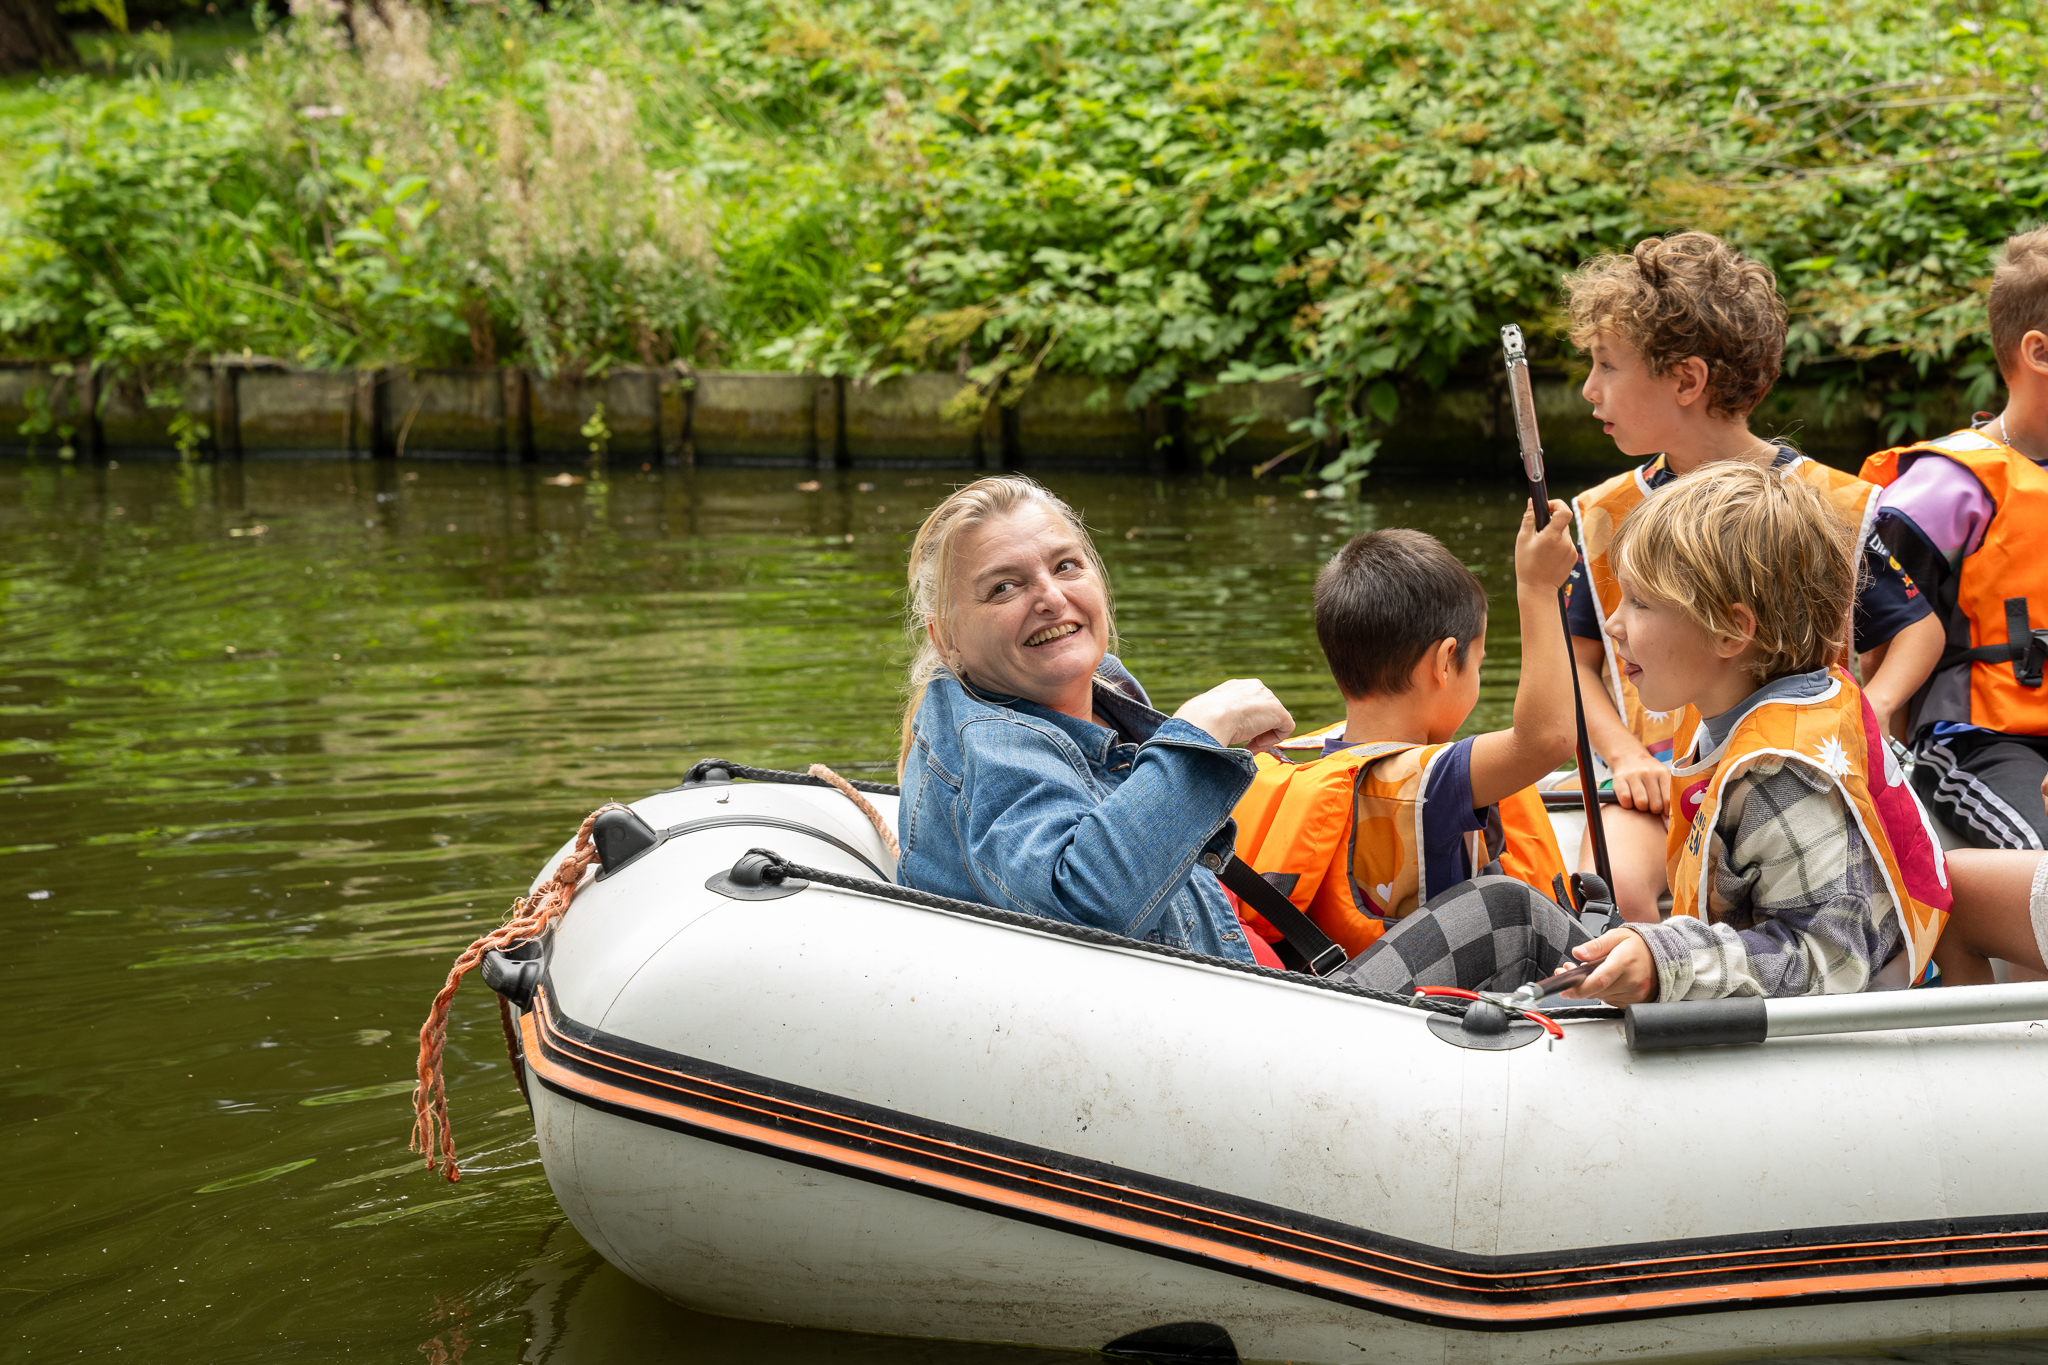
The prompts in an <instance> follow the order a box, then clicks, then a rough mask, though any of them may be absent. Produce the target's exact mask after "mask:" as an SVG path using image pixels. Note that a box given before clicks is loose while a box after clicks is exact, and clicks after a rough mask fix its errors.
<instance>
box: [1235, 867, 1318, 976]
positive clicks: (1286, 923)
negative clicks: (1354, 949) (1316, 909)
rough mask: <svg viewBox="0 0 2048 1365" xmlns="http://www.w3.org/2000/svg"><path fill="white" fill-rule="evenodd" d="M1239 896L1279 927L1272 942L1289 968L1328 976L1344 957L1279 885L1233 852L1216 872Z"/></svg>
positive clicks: (1313, 974) (1293, 970)
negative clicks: (1275, 939)
mask: <svg viewBox="0 0 2048 1365" xmlns="http://www.w3.org/2000/svg"><path fill="white" fill-rule="evenodd" d="M1216 876H1217V879H1218V880H1219V881H1221V882H1222V883H1223V884H1224V885H1225V886H1227V887H1229V888H1230V890H1231V892H1232V894H1234V895H1235V896H1236V897H1237V898H1238V899H1239V900H1241V901H1243V902H1244V903H1245V904H1246V905H1249V906H1250V907H1251V908H1252V909H1254V910H1256V911H1258V912H1259V917H1260V918H1261V919H1263V920H1265V921H1266V923H1268V924H1270V925H1272V926H1273V927H1274V928H1275V929H1278V930H1279V931H1280V934H1281V941H1280V942H1279V943H1277V944H1275V945H1274V946H1273V951H1274V952H1276V953H1278V954H1279V955H1280V960H1281V961H1282V962H1284V963H1286V964H1287V970H1288V971H1290V972H1307V973H1308V974H1309V975H1310V976H1328V975H1329V974H1330V973H1331V972H1334V971H1336V970H1337V969H1338V968H1339V967H1341V966H1343V965H1344V963H1345V961H1346V960H1347V955H1346V953H1345V952H1344V949H1343V948H1342V947H1340V946H1339V945H1338V944H1337V942H1336V941H1335V940H1334V939H1332V938H1331V937H1330V936H1329V935H1328V934H1326V933H1324V932H1323V931H1322V930H1321V929H1318V928H1317V927H1316V922H1315V921H1314V920H1312V919H1310V918H1309V917H1308V916H1307V915H1304V914H1302V913H1301V911H1299V910H1297V909H1295V908H1294V902H1293V901H1291V900H1289V899H1287V897H1285V896H1283V895H1281V894H1280V888H1278V887H1276V886H1274V885H1273V883H1271V882H1269V881H1267V880H1266V879H1265V878H1264V877H1261V876H1260V875H1259V874H1258V873H1257V872H1256V871H1254V870H1253V869H1252V866H1251V864H1250V863H1247V862H1246V861H1245V860H1244V859H1242V858H1239V857H1236V856H1233V857H1232V858H1231V860H1230V861H1229V862H1227V863H1225V864H1224V865H1223V870H1222V871H1221V872H1218V873H1217V874H1216Z"/></svg>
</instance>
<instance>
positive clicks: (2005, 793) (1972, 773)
mask: <svg viewBox="0 0 2048 1365" xmlns="http://www.w3.org/2000/svg"><path fill="white" fill-rule="evenodd" d="M1986 310H1987V312H1988V314H1989V320H1990V324H1991V347H1992V351H1993V353H1994V354H1995V355H1996V356H1997V358H1998V372H1999V375H2000V376H2001V377H2002V378H2003V379H2004V381H2005V387H2006V392H2007V402H2006V405H2005V408H2004V410H2003V411H2001V412H1999V413H1998V414H1997V415H1996V416H1989V415H1987V416H1985V417H1984V418H1983V420H1982V421H1980V422H1978V423H1977V424H1976V425H1975V426H1973V427H1968V428H1965V429H1964V430H1962V431H1957V432H1951V433H1950V434H1949V435H1947V436H1943V437H1941V438H1940V439H1939V440H1934V441H1927V442H1923V443H1921V444H1919V445H1913V446H1905V447H1901V448H1899V449H1897V450H1886V451H1880V452H1879V453H1878V454H1876V455H1873V456H1871V457H1870V459H1869V460H1867V461H1865V462H1864V466H1863V477H1864V478H1866V479H1868V480H1870V481H1871V482H1872V483H1876V484H1882V485H1884V495H1883V498H1882V499H1881V500H1880V502H1879V504H1878V513H1877V516H1878V533H1879V534H1880V535H1882V536H1883V537H1884V539H1885V542H1886V543H1887V544H1888V545H1890V546H1891V547H1892V550H1893V552H1894V553H1895V554H1896V555H1897V556H1898V557H1899V560H1900V561H1901V562H1902V563H1903V564H1904V565H1905V566H1906V568H1907V569H1908V570H1910V571H1911V572H1912V574H1913V577H1914V578H1915V579H1917V580H1918V581H1919V582H1920V584H1921V585H1922V586H1923V587H1924V588H1925V589H1926V590H1927V594H1928V596H1929V598H1930V599H1931V600H1932V602H1933V604H1934V610H1935V614H1936V617H1937V618H1938V619H1939V621H1940V624H1941V626H1942V628H1943V630H1944V632H1945V642H1944V643H1945V647H1944V649H1943V652H1942V656H1941V661H1940V666H1939V667H1938V668H1937V669H1936V670H1935V673H1934V676H1933V677H1932V678H1931V679H1929V680H1928V683H1927V685H1926V686H1925V687H1924V688H1922V689H1921V690H1920V691H1919V693H1918V694H1916V695H1915V696H1914V697H1913V699H1912V709H1911V712H1910V713H1909V716H1908V723H1909V726H1910V733H1911V737H1912V743H1913V747H1914V752H1915V756H1916V758H1917V760H1918V761H1917V762H1916V763H1915V765H1914V769H1913V781H1914V784H1915V785H1916V786H1917V787H1918V789H1919V791H1920V794H1921V796H1922V797H1923V798H1924V799H1925V800H1926V801H1927V803H1928V804H1929V805H1930V806H1932V807H1933V808H1934V809H1935V811H1936V812H1938V813H1939V814H1940V815H1941V817H1942V819H1943V820H1945V821H1946V822H1947V823H1948V824H1949V826H1950V827H1951V828H1952V829H1954V830H1955V832H1956V833H1957V834H1958V835H1960V836H1961V837H1962V838H1963V839H1964V840H1966V841H1967V842H1969V843H1971V844H1974V845H1976V846H1978V847H1980V848H2016V849H2038V848H2048V817H2044V814H2043V811H2042V803H2041V802H2040V801H2039V800H2036V799H2035V793H2036V792H2038V791H2041V790H2042V788H2043V782H2044V779H2048V684H2044V682H2043V678H2042V673H2043V667H2042V665H2043V662H2044V661H2048V547H2044V546H2043V543H2042V526H2043V525H2044V524H2048V228H2040V229H2036V230H2035V231H2033V232H2027V233H2022V234H2021V235H2019V236H2017V237H2014V238H2012V239H2011V240H2010V241H2008V242H2007V243H2006V245H2005V251H2004V253H2003V256H2002V259H2001V260H2000V261H1999V264H1998V268H1997V271H1996V272H1995V273H1994V274H1993V276H1992V279H1991V294H1990V298H1989V300H1988V302H1987V309H1986Z"/></svg>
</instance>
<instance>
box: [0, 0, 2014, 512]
mask: <svg viewBox="0 0 2048 1365" xmlns="http://www.w3.org/2000/svg"><path fill="white" fill-rule="evenodd" d="M354 12H355V15H356V16H357V18H356V27H355V28H354V30H353V31H351V30H350V29H348V28H347V27H346V26H344V24H343V23H342V22H341V20H340V17H339V14H338V11H337V10H336V8H335V7H334V6H333V4H332V3H331V0H295V7H294V10H293V17H292V20H291V21H290V22H289V23H288V24H284V25H281V26H280V27H278V28H277V29H276V30H275V31H272V32H269V33H267V34H266V35H265V36H264V37H263V38H262V40H261V42H260V43H259V44H258V45H257V46H256V48H255V49H254V50H252V51H251V52H249V53H248V54H246V55H245V56H244V57H242V58H240V59H238V60H237V61H236V62H235V64H234V66H233V69H232V70H229V71H226V72H223V73H221V74H218V75H212V76H205V75H201V76H195V77H192V78H190V79H185V80H176V79H169V78H165V77H162V76H160V75H152V74H148V73H144V74H139V75H136V76H134V77H132V78H130V79H128V80H126V81H124V82H120V83H116V84H112V85H107V84H104V83H101V84H91V83H88V82H85V81H74V82H72V83H70V84H68V85H65V86H62V87H60V88H58V89H57V91H56V94H57V96H58V97H57V98H55V99H53V100H51V101H50V103H49V105H48V106H47V107H46V109H45V111H44V112H43V113H42V114H41V115H40V116H39V117H40V119H41V122H40V124H39V126H38V129H37V131H36V132H35V133H34V134H33V136H31V137H28V138H26V139H18V140H25V141H27V142H29V143H31V144H33V146H34V148H35V150H34V153H33V156H32V158H31V159H32V161H33V163H34V166H33V169H32V171H31V172H30V173H29V174H28V177H27V181H28V190H27V194H26V198H25V200H24V201H23V203H22V205H21V208H20V213H19V218H18V221H19V223H20V227H19V230H18V231H17V232H16V234H15V238H14V240H13V241H11V242H10V243H9V244H8V245H7V246H6V247H5V248H4V257H0V346H4V347H5V348H6V349H7V350H9V351H11V352H13V353H15V354H19V355H47V356H59V355H83V354H88V353H90V354H97V355H101V356H106V357H111V358H113V359H115V360H117V361H119V362H121V363H123V364H125V365H128V366H132V367H135V368H139V369H146V368H148V367H150V366H154V365H161V364H165V363H170V362H176V361H181V360H183V359H186V358H188V357H193V356H205V355H209V354H215V353H220V352H242V351H245V350H246V351H250V352H252V353H259V354H268V355H276V356H279V357H282V358H285V359H289V360H292V361H294V362H297V363H303V364H315V365H319V364H349V363H372V362H374V363H410V364H432V363H471V362H484V363H490V362H494V361H495V362H510V361H517V362H520V363H524V364H530V365H533V366H536V367H538V368H540V369H542V370H544V371H549V372H588V371H595V370H601V369H603V368H604V367H606V366H608V365H613V364H619V363H627V362H631V363H665V362H668V361H671V360H681V361H686V362H690V363H698V364H739V365H780V366H793V367H810V368H824V369H830V370H838V371H849V372H861V373H879V372H883V371H886V370H888V369H890V368H892V367H931V366H943V367H946V368H954V367H958V368H961V369H963V370H965V371H966V372H967V373H968V374H969V375H970V377H971V378H972V379H973V380H974V381H975V385H976V388H975V391H974V393H973V394H970V395H968V399H969V403H968V406H970V407H971V406H972V405H973V404H975V403H981V402H990V401H1006V400H1010V399H1014V398H1015V396H1016V395H1017V394H1018V393H1019V392H1021V390H1022V388H1023V387H1024V386H1025V385H1026V384H1028V382H1029V380H1030V378H1031V377H1032V376H1033V375H1035V374H1036V373H1038V372H1039V371H1040V370H1041V369H1044V368H1052V369H1061V370H1068V371H1081V372H1085V373H1091V374H1097V375H1102V376H1119V377H1131V378H1134V379H1135V380H1136V382H1135V384H1134V385H1133V387H1132V389H1131V391H1130V401H1132V402H1143V401H1145V400H1147V399H1148V398H1152V397H1155V396H1163V397H1164V398H1166V399H1167V400H1168V401H1182V400H1184V399H1185V398H1186V397H1188V396H1189V395H1190V394H1192V393H1195V392H1197V391H1198V389H1199V386H1200V385H1202V384H1204V383H1208V382H1212V377H1213V376H1217V375H1221V376H1223V377H1224V378H1226V379H1243V378H1253V377H1274V376H1279V375H1298V376H1301V377H1302V378H1304V379H1305V380H1306V381H1308V382H1310V383H1312V384H1314V385H1316V386H1317V387H1318V391H1319V392H1320V394H1321V395H1322V405H1321V407H1320V409H1319V411H1318V415H1317V417H1316V418H1315V419H1314V420H1313V421H1311V422H1309V423H1307V424H1306V429H1305V431H1304V438H1305V439H1307V438H1313V437H1318V436H1322V437H1327V438H1329V439H1331V440H1333V441H1335V442H1337V444H1338V446H1339V448H1341V449H1343V450H1344V451H1345V452H1346V453H1345V454H1343V455H1341V456H1339V457H1338V458H1336V459H1334V460H1332V461H1330V462H1329V463H1328V464H1327V466H1326V467H1325V468H1323V470H1322V471H1321V472H1322V473H1323V475H1324V476H1325V477H1328V478H1331V479H1335V480H1338V481H1344V480H1348V479H1352V478H1355V477H1357V475H1358V474H1359V473H1360V472H1361V470H1362V469H1363V466H1364V463H1365V461H1366V460H1367V459H1369V457H1370V452H1371V450H1372V446H1373V433H1374V432H1375V430H1377V429H1378V428H1379V427H1380V426H1381V425H1383V424H1384V423H1386V422H1387V421H1390V420H1397V419H1398V414H1399V410H1400V405H1401V403H1402V401H1403V395H1404V394H1406V393H1408V392H1411V391H1413V390H1414V389H1416V388H1417V387H1421V386H1428V385H1432V384H1437V383H1440V382H1442V381H1443V380H1444V379H1445V377H1446V376H1448V375H1449V374H1451V373H1452V372H1453V371H1455V370H1457V369H1459V368H1460V367H1461V366H1470V365H1473V364H1475V363H1478V361H1479V359H1480V358H1481V357H1483V356H1484V355H1485V354H1486V353H1487V352H1488V351H1489V350H1490V347H1491V339H1492V336H1493V332H1494V329H1495V328H1496V327H1497V325H1498V324H1499V323H1500V322H1502V321H1506V320H1518V321H1522V322H1524V323H1526V324H1533V325H1534V327H1535V329H1536V330H1537V331H1538V333H1539V334H1541V333H1542V332H1543V330H1544V329H1545V328H1549V329H1550V330H1551V332H1552V333H1553V335H1554V331H1555V321H1556V318H1555V307H1556V300H1557V281H1558V277H1559V275H1560V273H1561V272H1562V271H1564V270H1566V269H1569V268H1570V267H1571V266H1573V265H1575V264H1576V263H1577V262H1578V261H1580V260H1581V259H1583V258H1584V257H1585V256H1587V255H1589V254H1592V253H1594V252H1597V251H1600V250H1604V249H1613V248H1617V247H1623V246H1626V245H1627V244H1629V243H1630V242H1632V241H1633V240H1634V239H1636V238H1638V237H1640V236H1642V235H1645V234H1647V233H1649V232H1654V231H1662V230H1669V229H1673V228H1679V227H1686V226H1698V227H1704V228H1708V229H1711V230H1715V231H1719V232H1722V233H1724V234H1726V235H1728V236H1730V237H1732V238H1734V239H1735V240H1737V241H1738V242H1740V243H1741V244H1742V245H1743V246H1744V247H1745V248H1747V249H1749V250H1751V251H1753V252H1754V253H1756V254H1758V255H1760V256H1761V257H1763V258H1764V259H1766V260H1767V261H1769V262H1771V263H1772V264H1774V265H1775V266H1776V267H1777V268H1778V269H1779V271H1780V276H1781V279H1782V281H1783V282H1784V285H1785V288H1786V290H1787V293H1788V295H1789V297H1790V299H1791V302H1792V304H1793V308H1794V313H1795V329H1794V336H1793V342H1792V347H1791V352H1790V362H1791V363H1792V365H1793V366H1795V367H1804V368H1807V369H1810V370H1815V371H1817V372H1818V373H1819V374H1821V375H1823V376H1825V377H1827V378H1828V380H1829V382H1830V383H1831V385H1832V386H1833V388H1834V390H1835V391H1836V392H1837V394H1838V395H1839V396H1840V397H1841V398H1842V399H1843V400H1844V401H1851V402H1860V403H1871V404H1875V405H1877V406H1878V408H1879V409H1880V410H1882V411H1884V412H1887V413H1888V414H1889V416H1890V420H1891V423H1892V426H1893V428H1894V429H1895V430H1900V431H1903V430H1910V429H1912V428H1913V427H1914V426H1915V424H1916V423H1923V422H1924V421H1925V420H1926V417H1925V414H1926V410H1927V408H1928V406H1929V398H1928V395H1929V392H1930V390H1931V389H1933V388H1935V387H1937V386H1939V385H1942V384H1946V383H1951V382H1955V383H1960V384H1962V385H1964V386H1967V387H1969V388H1970V389H1971V393H1970V394H1969V395H1968V396H1969V397H1970V398H1972V399H1981V398H1982V397H1983V396H1984V395H1985V394H1986V393H1987V391H1988V388H1989V386H1990V384H1991V382H1992V374H1991V370H1990V367H1989V365H1988V352H1987V348H1986V345H1985V339H1984V334H1983V324H1982V307H1981V290H1982V285H1983V281H1984V279H1985V278H1986V276H1987V275H1988V264H1989V259H1990V253H1991V252H1992V250H1994V249H1995V246H1996V244H1997V243H1998V241H1999V240H2001V239H2002V238H2003V237H2004V236H2005V235H2007V234H2008V233H2010V232H2012V231H2014V230H2017V229H2018V228H2020V227H2021V226H2023V225H2024V224H2025V223H2026V222H2028V221H2029V220H2031V219H2033V218H2037V217H2039V216H2041V215H2042V213H2043V212H2044V211H2048V152H2044V148H2043V144H2042V142H2041V138H2040V128H2041V127H2042V126H2044V123H2048V108H2044V95H2043V87H2042V86H2041V84H2040V80H2039V73H2040V71H2041V70H2043V69H2048V43H2044V20H2043V18H2042V16H2041V13H2040V11H2039V6H2038V5H2037V4H2034V3H2032V2H2031V0H1970V2H1968V3H1946V4H1936V5H1928V4H1924V3H1919V2H1918V0H1728V3H1725V4H1723V5H1720V6H1716V7H1712V8H1708V7H1702V6H1697V5H1689V4H1685V3H1683V0H1591V3H1588V0H1523V3H1517V4H1513V5H1509V4H1505V3H1501V2H1500V0H1428V2H1427V3H1424V2H1423V0H1383V2H1381V3H1367V4H1358V3H1337V0H1252V2H1251V3H1246V0H1115V2H1113V3H1112V0H1036V2H1034V3H1028V4H1027V3H1023V0H983V2H981V3H972V4H970V3H966V0H831V3H822V2H821V0H755V2H750V3H746V4H741V3H739V2H738V0H705V3H704V5H703V6H702V8H701V9H684V8H671V7H663V6H656V5H647V4H624V3H615V2H614V0H568V3H558V4H556V5H555V6H554V10H553V12H552V13H550V14H546V15H542V14H539V13H536V12H534V11H532V10H530V9H528V8H525V7H524V3H523V0H500V2H499V3H497V4H489V5H465V6H460V7H456V8H454V9H451V10H447V11H435V12H434V13H433V14H431V15H430V14H429V13H428V12H427V11H424V10H419V9H410V8H407V7H406V5H405V4H404V3H403V0H386V3H385V4H384V6H383V8H382V11H381V13H382V15H383V16H384V18H382V19H380V18H378V17H377V15H376V12H373V11H372V10H371V8H370V7H368V6H362V5H358V6H356V7H355V11H354Z"/></svg>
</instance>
